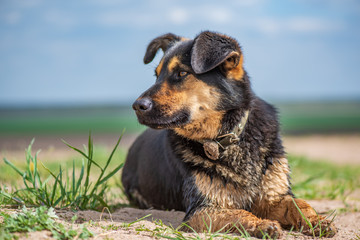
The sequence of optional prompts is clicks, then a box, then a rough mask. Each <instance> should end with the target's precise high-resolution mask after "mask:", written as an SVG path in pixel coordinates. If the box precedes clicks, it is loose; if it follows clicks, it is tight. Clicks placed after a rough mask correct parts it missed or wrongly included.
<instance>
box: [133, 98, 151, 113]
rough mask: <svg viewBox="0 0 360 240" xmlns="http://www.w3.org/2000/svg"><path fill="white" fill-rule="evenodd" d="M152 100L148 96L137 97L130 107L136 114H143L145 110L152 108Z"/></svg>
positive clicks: (148, 110)
mask: <svg viewBox="0 0 360 240" xmlns="http://www.w3.org/2000/svg"><path fill="white" fill-rule="evenodd" d="M153 105H154V104H153V102H152V101H151V99H150V98H147V97H145V98H140V99H137V100H136V101H135V102H134V104H133V105H132V108H133V109H134V110H135V112H136V114H144V113H147V112H150V111H151V109H152V108H153Z"/></svg>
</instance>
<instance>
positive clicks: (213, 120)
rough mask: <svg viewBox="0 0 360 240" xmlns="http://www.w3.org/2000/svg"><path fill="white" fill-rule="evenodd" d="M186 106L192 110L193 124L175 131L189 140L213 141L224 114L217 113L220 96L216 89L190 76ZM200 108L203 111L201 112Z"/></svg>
mask: <svg viewBox="0 0 360 240" xmlns="http://www.w3.org/2000/svg"><path fill="white" fill-rule="evenodd" d="M183 93H184V97H185V99H186V100H185V103H184V106H186V107H187V108H189V109H190V112H191V122H190V123H189V124H187V125H185V126H184V127H181V128H176V129H175V131H176V132H177V133H178V134H180V135H183V136H185V137H187V138H190V139H194V140H200V139H213V138H215V137H216V136H217V135H218V133H219V129H220V125H221V120H222V118H223V115H224V112H222V111H217V110H216V107H217V104H218V102H219V100H220V94H219V93H218V92H217V91H216V89H215V88H214V87H211V86H209V85H207V84H206V83H204V82H202V81H200V80H198V79H196V78H195V77H194V76H192V75H190V76H189V77H188V78H187V79H186V81H185V83H184V90H183ZM200 108H201V109H202V110H200Z"/></svg>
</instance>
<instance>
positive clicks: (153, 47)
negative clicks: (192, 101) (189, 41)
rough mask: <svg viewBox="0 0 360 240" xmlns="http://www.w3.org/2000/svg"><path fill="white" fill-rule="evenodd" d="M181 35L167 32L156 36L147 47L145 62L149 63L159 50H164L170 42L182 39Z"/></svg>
mask: <svg viewBox="0 0 360 240" xmlns="http://www.w3.org/2000/svg"><path fill="white" fill-rule="evenodd" d="M180 40H181V37H179V36H176V35H175V34H172V33H167V34H164V35H161V36H159V37H157V38H155V39H154V40H152V41H151V42H150V43H149V45H148V47H147V49H146V53H145V56H144V63H145V64H148V63H150V62H151V61H152V60H153V59H154V57H155V55H156V53H157V51H158V50H159V49H160V48H161V49H162V50H163V51H164V52H165V51H166V50H167V49H168V48H169V46H170V44H171V43H173V42H175V41H180Z"/></svg>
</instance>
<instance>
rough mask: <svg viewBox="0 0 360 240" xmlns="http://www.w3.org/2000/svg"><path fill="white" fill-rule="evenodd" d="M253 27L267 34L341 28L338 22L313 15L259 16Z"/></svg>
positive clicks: (312, 31) (304, 32)
mask: <svg viewBox="0 0 360 240" xmlns="http://www.w3.org/2000/svg"><path fill="white" fill-rule="evenodd" d="M253 27H254V28H255V29H257V30H258V31H259V32H262V33H264V34H269V35H275V34H280V33H300V34H301V33H303V34H307V33H331V32H338V31H340V30H342V29H343V25H342V24H341V23H339V22H333V21H331V20H327V19H321V18H314V17H304V16H301V17H292V18H287V19H279V18H271V17H270V18H261V19H258V20H257V21H255V22H254V24H253Z"/></svg>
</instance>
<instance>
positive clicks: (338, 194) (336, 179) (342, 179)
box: [289, 155, 360, 201]
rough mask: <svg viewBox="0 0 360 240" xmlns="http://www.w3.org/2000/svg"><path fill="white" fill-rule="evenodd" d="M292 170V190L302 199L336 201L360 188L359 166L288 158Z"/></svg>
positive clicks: (344, 198)
mask: <svg viewBox="0 0 360 240" xmlns="http://www.w3.org/2000/svg"><path fill="white" fill-rule="evenodd" d="M289 163H290V167H291V169H292V174H291V176H292V183H293V184H292V189H293V191H294V193H295V195H296V196H297V197H299V198H304V199H338V200H343V201H346V200H347V198H348V196H349V195H350V194H351V193H352V192H353V191H354V190H356V189H359V188H360V175H359V173H360V166H346V165H345V166H343V165H336V164H333V163H330V162H321V161H311V160H310V159H308V158H305V157H299V156H292V155H290V156H289Z"/></svg>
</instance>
